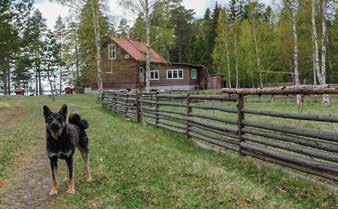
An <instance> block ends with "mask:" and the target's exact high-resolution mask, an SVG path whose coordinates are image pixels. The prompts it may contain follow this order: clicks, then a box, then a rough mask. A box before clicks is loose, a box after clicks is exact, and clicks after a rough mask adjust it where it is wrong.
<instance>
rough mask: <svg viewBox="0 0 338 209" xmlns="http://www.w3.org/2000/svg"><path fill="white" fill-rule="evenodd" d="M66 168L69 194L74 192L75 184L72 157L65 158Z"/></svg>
mask: <svg viewBox="0 0 338 209" xmlns="http://www.w3.org/2000/svg"><path fill="white" fill-rule="evenodd" d="M66 163H67V168H68V172H67V173H68V190H67V192H68V193H70V194H74V193H75V184H74V165H73V157H70V158H68V159H66Z"/></svg>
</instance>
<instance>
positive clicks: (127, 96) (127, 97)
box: [124, 92, 129, 117]
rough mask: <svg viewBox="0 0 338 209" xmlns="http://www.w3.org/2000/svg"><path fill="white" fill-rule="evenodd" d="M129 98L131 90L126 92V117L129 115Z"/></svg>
mask: <svg viewBox="0 0 338 209" xmlns="http://www.w3.org/2000/svg"><path fill="white" fill-rule="evenodd" d="M128 99H129V92H127V94H126V102H125V105H126V112H125V113H124V115H125V116H126V117H128V101H129V100H128Z"/></svg>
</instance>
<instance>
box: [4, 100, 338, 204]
mask: <svg viewBox="0 0 338 209" xmlns="http://www.w3.org/2000/svg"><path fill="white" fill-rule="evenodd" d="M56 100H57V101H56V104H53V105H52V106H53V108H54V110H58V108H59V107H61V105H62V104H64V103H66V104H68V105H69V109H70V110H71V111H78V112H80V113H81V115H83V116H84V117H86V118H87V119H88V120H89V122H90V128H89V130H88V135H89V137H90V150H91V151H90V153H91V154H90V157H91V167H92V174H93V178H94V181H93V182H91V183H86V182H85V178H84V177H83V175H82V169H83V163H82V161H81V160H80V157H79V154H78V153H77V155H76V188H77V193H76V194H75V195H68V194H66V193H65V189H66V188H65V186H63V187H62V188H61V190H60V194H59V195H58V196H57V197H56V199H55V201H56V202H57V204H56V205H57V206H58V207H59V208H67V209H71V208H107V209H108V208H337V207H338V197H337V194H335V193H332V192H329V191H326V190H324V189H321V188H318V187H317V186H315V185H313V184H311V183H310V182H307V181H305V180H302V179H298V178H295V177H292V176H289V175H287V174H285V173H284V172H283V171H282V170H280V169H278V168H277V167H276V168H275V169H271V167H270V166H269V167H268V166H265V164H264V163H262V162H260V161H257V160H253V159H251V158H245V157H244V158H243V157H239V156H237V155H235V154H232V153H219V152H214V151H208V150H204V149H201V148H198V147H196V146H195V145H194V143H192V142H191V141H190V140H187V139H186V138H185V137H183V136H181V135H176V134H173V133H171V132H167V131H164V130H160V129H156V128H154V127H151V126H143V125H141V124H137V123H135V122H132V121H131V120H128V119H126V118H122V117H120V116H117V115H114V114H112V113H110V112H107V111H105V110H103V109H102V108H101V106H100V104H97V103H96V98H95V96H94V95H92V96H83V95H81V96H63V97H57V98H56ZM0 101H1V103H5V104H9V105H10V106H12V105H14V104H17V103H18V101H19V103H20V104H21V105H22V106H23V107H25V108H27V110H29V111H28V112H27V113H26V115H25V116H24V119H22V120H21V123H20V125H19V124H17V126H16V127H15V128H14V129H13V130H12V131H9V130H4V132H3V131H2V130H1V138H0V144H2V145H1V146H0V153H2V152H3V150H4V149H7V148H6V147H7V146H8V142H6V138H7V137H12V136H13V135H15V134H16V133H17V134H16V135H20V137H18V136H16V137H14V138H13V143H14V144H15V145H20V146H18V147H15V148H11V149H9V150H7V151H6V153H7V154H9V155H11V156H16V153H17V152H22V151H25V152H29V147H28V148H27V147H25V149H23V146H24V145H26V144H30V143H41V137H42V136H41V133H42V131H40V132H39V131H37V133H31V131H30V130H31V129H30V128H32V127H36V128H41V129H43V119H42V112H41V107H42V104H44V103H47V104H51V103H50V101H49V100H48V99H47V98H45V97H39V98H32V97H25V98H16V97H15V98H8V99H6V100H0ZM278 108H279V107H278ZM281 109H283V108H282V107H281ZM29 133H30V134H29ZM27 134H28V135H27ZM21 135H25V137H22V136H21ZM16 140H18V141H16ZM0 156H3V155H2V154H1V155H0ZM1 159H2V158H1ZM12 161H13V158H11V159H7V158H6V159H5V163H3V161H1V165H2V167H4V168H5V169H3V170H4V171H2V173H3V174H2V173H1V172H0V177H1V175H5V173H6V171H8V170H9V165H10V162H12ZM61 169H64V167H61Z"/></svg>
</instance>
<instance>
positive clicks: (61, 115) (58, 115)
mask: <svg viewBox="0 0 338 209" xmlns="http://www.w3.org/2000/svg"><path fill="white" fill-rule="evenodd" d="M67 112H68V110H67V106H66V105H63V106H62V108H61V110H60V111H59V112H52V111H51V110H50V109H49V108H48V107H47V106H43V114H44V117H45V121H46V140H47V141H46V145H47V154H48V158H49V160H50V165H51V169H52V176H53V184H52V189H51V191H50V193H49V194H50V195H56V194H57V192H58V191H57V181H56V176H57V163H58V159H62V160H65V161H66V164H67V169H68V172H67V173H68V176H67V180H68V190H67V192H68V193H75V185H74V168H73V155H74V152H75V149H76V148H78V149H79V150H80V152H81V155H82V158H83V160H84V162H85V174H86V176H87V181H91V176H90V172H89V155H88V137H87V133H86V131H85V130H86V129H87V128H88V122H87V121H86V120H83V119H81V118H80V115H79V114H78V113H72V114H71V115H70V116H69V118H68V123H67Z"/></svg>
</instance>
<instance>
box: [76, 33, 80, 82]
mask: <svg viewBox="0 0 338 209" xmlns="http://www.w3.org/2000/svg"><path fill="white" fill-rule="evenodd" d="M78 47H79V46H78V40H77V38H76V46H75V59H76V77H75V78H76V79H77V78H78V77H79V48H78Z"/></svg>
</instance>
